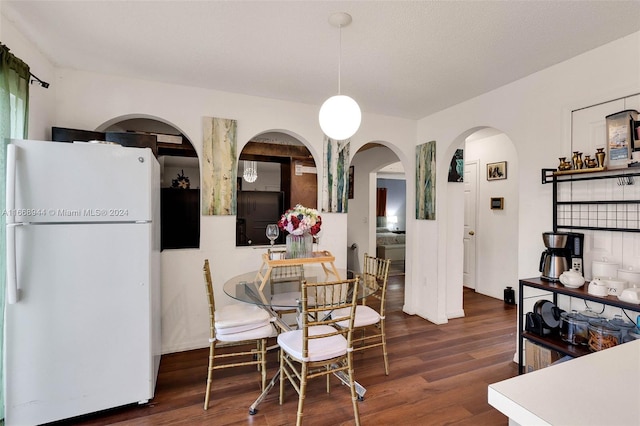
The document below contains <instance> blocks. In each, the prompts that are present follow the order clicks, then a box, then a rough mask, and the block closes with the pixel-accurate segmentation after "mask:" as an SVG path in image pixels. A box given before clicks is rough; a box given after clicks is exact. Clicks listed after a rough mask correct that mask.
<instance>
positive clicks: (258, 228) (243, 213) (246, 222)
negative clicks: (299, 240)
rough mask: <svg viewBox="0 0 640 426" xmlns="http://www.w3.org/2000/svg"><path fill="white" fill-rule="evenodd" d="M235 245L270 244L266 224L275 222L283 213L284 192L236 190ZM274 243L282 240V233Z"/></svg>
mask: <svg viewBox="0 0 640 426" xmlns="http://www.w3.org/2000/svg"><path fill="white" fill-rule="evenodd" d="M237 201H238V211H237V219H236V245H238V246H247V245H262V244H270V241H269V239H268V238H267V236H266V235H265V231H266V229H267V225H268V224H270V223H277V222H278V220H280V216H281V215H282V213H284V193H283V192H281V191H278V192H276V191H238V200H237ZM282 234H283V233H280V237H279V238H278V240H277V241H276V243H280V242H282V241H284V235H282Z"/></svg>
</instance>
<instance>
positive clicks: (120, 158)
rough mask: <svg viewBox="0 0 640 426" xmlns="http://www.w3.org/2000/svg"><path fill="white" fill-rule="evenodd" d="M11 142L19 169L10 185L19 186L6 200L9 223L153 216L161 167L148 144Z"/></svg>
mask: <svg viewBox="0 0 640 426" xmlns="http://www.w3.org/2000/svg"><path fill="white" fill-rule="evenodd" d="M11 145H14V146H15V151H16V154H15V173H14V175H13V176H9V175H8V176H7V186H8V187H11V186H12V185H13V186H15V199H14V200H10V199H7V212H6V214H7V215H9V216H11V217H9V218H8V219H9V220H7V222H84V221H89V222H111V221H118V222H123V221H126V222H129V221H145V220H151V211H152V205H151V204H152V198H151V197H152V194H151V192H152V191H156V192H159V190H160V189H159V173H160V172H159V166H158V162H157V160H156V159H155V157H154V156H153V154H152V152H151V150H150V149H148V148H125V147H122V146H120V145H110V144H94V143H86V142H83V143H62V142H47V141H33V140H12V141H11ZM8 161H10V160H9V159H8ZM8 169H9V170H12V168H11V167H9V168H8ZM7 192H8V193H12V191H7Z"/></svg>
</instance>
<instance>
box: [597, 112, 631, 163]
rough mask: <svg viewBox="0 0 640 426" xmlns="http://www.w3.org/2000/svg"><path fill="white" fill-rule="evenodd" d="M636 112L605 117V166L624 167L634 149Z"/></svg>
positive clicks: (617, 113)
mask: <svg viewBox="0 0 640 426" xmlns="http://www.w3.org/2000/svg"><path fill="white" fill-rule="evenodd" d="M637 118H638V111H636V110H631V109H628V110H624V111H620V112H616V113H615V114H610V115H607V116H606V117H605V120H606V125H607V165H608V166H609V167H617V166H621V167H626V166H627V163H628V162H629V160H630V159H631V157H632V155H631V152H632V151H634V150H635V149H636V143H635V141H634V135H633V130H634V122H635V120H636V119H637Z"/></svg>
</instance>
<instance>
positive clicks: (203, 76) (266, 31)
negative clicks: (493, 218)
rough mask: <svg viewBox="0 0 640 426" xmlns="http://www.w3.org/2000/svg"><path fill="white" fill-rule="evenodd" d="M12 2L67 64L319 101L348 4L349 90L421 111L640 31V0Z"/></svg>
mask: <svg viewBox="0 0 640 426" xmlns="http://www.w3.org/2000/svg"><path fill="white" fill-rule="evenodd" d="M0 10H1V12H2V14H4V15H5V17H7V19H9V20H10V21H11V22H13V23H14V25H15V26H16V27H17V28H18V29H19V30H20V31H21V32H22V33H23V34H25V36H26V37H27V38H28V39H30V40H31V41H32V42H33V43H35V44H36V46H38V48H39V49H40V50H41V51H42V52H43V53H44V54H45V55H46V56H47V57H48V58H50V60H51V61H52V62H53V63H54V64H55V65H57V66H60V67H68V68H74V69H80V70H88V71H97V72H102V73H108V74H116V75H124V76H133V77H137V78H141V79H147V80H157V81H163V82H169V83H176V84H183V85H190V86H196V87H203V88H211V89H218V90H222V91H228V92H234V93H243V94H250V95H256V96H264V97H269V98H277V99H283V100H291V101H296V102H302V103H308V104H313V105H318V107H319V106H320V104H321V103H322V102H323V101H324V100H325V99H326V98H327V97H329V96H331V95H333V94H335V93H336V92H337V85H338V83H337V80H338V78H337V77H338V71H337V70H338V46H339V30H338V29H337V28H335V27H332V26H331V25H330V24H329V23H328V17H329V15H330V14H331V13H333V12H340V11H344V12H348V13H350V14H351V15H352V16H353V23H352V24H351V25H350V26H348V27H346V28H344V29H343V30H342V58H343V59H342V93H343V94H347V95H350V96H352V97H353V98H355V99H356V100H357V101H358V103H359V104H360V106H361V108H362V110H363V111H364V112H367V113H377V114H384V115H392V116H400V117H405V118H410V119H418V118H422V117H424V116H427V115H429V114H430V113H433V112H436V111H439V110H442V109H444V108H446V107H448V106H451V105H455V104H457V103H459V102H461V101H464V100H466V99H470V98H472V97H475V96H477V95H480V94H482V93H485V92H488V91H491V90H492V89H495V88H497V87H500V86H502V85H505V84H507V83H509V82H512V81H515V80H517V79H520V78H522V77H525V76H527V75H529V74H532V73H535V72H536V71H538V70H541V69H544V68H546V67H549V66H551V65H553V64H556V63H559V62H561V61H563V60H566V59H568V58H570V57H573V56H576V55H578V54H580V53H583V52H586V51H588V50H591V49H593V48H595V47H598V46H601V45H603V44H605V43H607V42H610V41H613V40H615V39H618V38H620V37H623V36H625V35H628V34H631V33H633V32H635V31H638V30H640V1H412V2H411V1H386V2H385V1H355V2H343V1H190V2H187V1H140V0H128V1H56V0H50V1H31V0H21V1H10V0H2V2H1V6H0ZM9 48H11V46H9ZM639 48H640V47H639ZM32 71H33V73H34V74H36V75H38V70H37V69H34V70H32ZM613 76H614V70H612V77H613ZM51 83H52V84H55V82H54V81H52V82H51Z"/></svg>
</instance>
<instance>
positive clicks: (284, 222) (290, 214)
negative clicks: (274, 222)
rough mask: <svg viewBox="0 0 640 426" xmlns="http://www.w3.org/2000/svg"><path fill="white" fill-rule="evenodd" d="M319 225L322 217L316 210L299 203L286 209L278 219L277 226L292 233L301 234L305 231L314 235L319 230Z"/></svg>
mask: <svg viewBox="0 0 640 426" xmlns="http://www.w3.org/2000/svg"><path fill="white" fill-rule="evenodd" d="M320 225H322V218H321V217H320V215H319V214H318V210H316V209H310V208H308V207H304V206H302V205H300V204H297V205H296V206H295V207H294V208H292V209H289V210H287V211H286V212H285V213H284V214H283V215H282V217H281V218H280V220H279V221H278V227H279V228H280V229H281V230H283V231H287V232H288V233H289V234H292V235H302V234H304V233H305V232H309V233H310V234H311V235H316V234H317V233H318V232H320Z"/></svg>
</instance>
